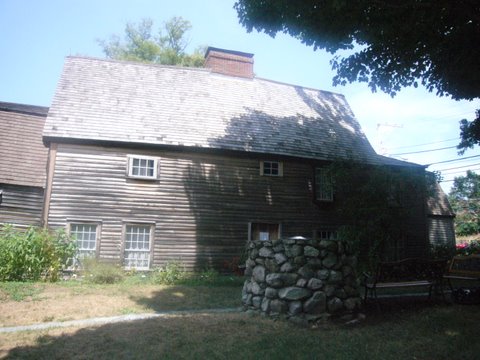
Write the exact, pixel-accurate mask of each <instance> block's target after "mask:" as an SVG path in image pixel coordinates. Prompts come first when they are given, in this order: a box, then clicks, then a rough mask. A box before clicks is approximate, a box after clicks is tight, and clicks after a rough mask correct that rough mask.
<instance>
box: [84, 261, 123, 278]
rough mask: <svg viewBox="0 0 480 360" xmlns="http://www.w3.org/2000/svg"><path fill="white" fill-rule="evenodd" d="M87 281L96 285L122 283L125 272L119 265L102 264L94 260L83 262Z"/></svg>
mask: <svg viewBox="0 0 480 360" xmlns="http://www.w3.org/2000/svg"><path fill="white" fill-rule="evenodd" d="M82 264H83V274H84V276H85V280H86V281H88V282H91V283H94V284H115V283H118V282H120V281H122V280H123V279H124V277H125V272H124V270H123V269H122V267H120V266H119V265H118V264H112V263H106V262H100V261H98V260H97V259H94V258H88V257H87V258H84V259H83V260H82Z"/></svg>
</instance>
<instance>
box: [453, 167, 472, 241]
mask: <svg viewBox="0 0 480 360" xmlns="http://www.w3.org/2000/svg"><path fill="white" fill-rule="evenodd" d="M449 201H450V204H451V205H452V208H453V210H454V211H455V213H456V214H457V217H456V221H455V232H456V233H457V235H461V236H465V235H473V234H478V233H480V175H478V174H475V173H474V172H473V171H467V175H466V176H459V177H456V178H455V180H454V182H453V186H452V189H451V190H450V193H449Z"/></svg>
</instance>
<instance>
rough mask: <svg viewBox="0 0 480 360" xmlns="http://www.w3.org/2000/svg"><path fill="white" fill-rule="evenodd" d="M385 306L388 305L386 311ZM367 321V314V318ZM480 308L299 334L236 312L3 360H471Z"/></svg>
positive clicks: (403, 315)
mask: <svg viewBox="0 0 480 360" xmlns="http://www.w3.org/2000/svg"><path fill="white" fill-rule="evenodd" d="M389 306H390V305H389ZM367 316H370V315H367ZM479 321H480V312H479V311H478V306H458V305H454V306H446V305H444V306H440V305H435V306H431V305H430V306H426V305H425V306H424V305H421V306H420V305H419V304H410V305H407V304H405V303H403V304H402V306H401V307H400V308H398V307H396V306H393V305H391V307H389V308H388V309H385V310H384V311H383V312H382V313H381V316H380V313H376V310H375V311H373V312H372V318H369V317H367V320H366V321H364V322H363V323H361V324H359V325H356V326H345V325H335V324H328V325H326V326H325V327H320V328H318V329H311V328H299V327H296V326H294V325H292V324H290V323H289V322H287V321H272V320H270V319H266V318H263V317H261V316H253V317H252V316H247V315H246V314H245V313H236V314H194V315H182V316H179V315H177V316H169V317H165V318H155V319H147V320H139V321H132V322H125V323H115V324H107V325H103V326H98V327H91V328H83V329H53V330H49V331H47V332H43V333H36V332H29V333H21V334H7V336H5V337H4V339H2V340H3V345H2V349H3V351H4V352H3V353H0V354H1V355H4V356H5V357H6V358H7V359H126V358H127V359H173V358H174V359H224V358H230V359H253V358H268V359H269V358H272V359H273V358H278V359H289V358H296V359H327V358H332V359H367V358H368V359H407V358H408V359H412V358H417V359H460V358H462V359H471V358H475V357H476V356H477V355H478V352H479V351H480V343H479V342H478V341H477V329H478V322H479Z"/></svg>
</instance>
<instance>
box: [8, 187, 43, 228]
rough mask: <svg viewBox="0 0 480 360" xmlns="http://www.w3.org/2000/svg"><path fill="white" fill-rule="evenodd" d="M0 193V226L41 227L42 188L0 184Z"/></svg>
mask: <svg viewBox="0 0 480 360" xmlns="http://www.w3.org/2000/svg"><path fill="white" fill-rule="evenodd" d="M0 192H2V202H1V203H0V224H12V225H15V226H16V227H27V226H31V225H35V226H40V225H41V218H42V208H43V188H39V187H30V186H19V185H18V186H17V185H10V184H0Z"/></svg>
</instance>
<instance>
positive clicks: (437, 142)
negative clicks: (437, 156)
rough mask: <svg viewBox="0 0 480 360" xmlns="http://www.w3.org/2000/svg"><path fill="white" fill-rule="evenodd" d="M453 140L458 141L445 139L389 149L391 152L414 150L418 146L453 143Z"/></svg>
mask: <svg viewBox="0 0 480 360" xmlns="http://www.w3.org/2000/svg"><path fill="white" fill-rule="evenodd" d="M453 140H460V138H453V139H447V140H441V141H434V142H429V143H424V144H417V145H406V146H396V147H393V148H390V149H392V150H397V149H407V148H414V147H419V146H425V145H434V144H440V143H444V142H448V141H453Z"/></svg>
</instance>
